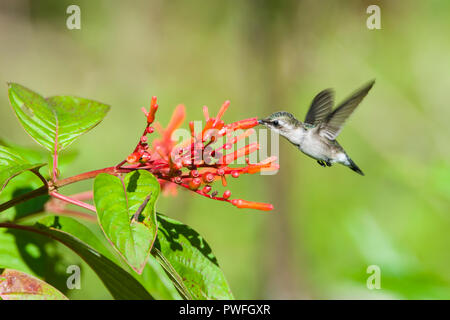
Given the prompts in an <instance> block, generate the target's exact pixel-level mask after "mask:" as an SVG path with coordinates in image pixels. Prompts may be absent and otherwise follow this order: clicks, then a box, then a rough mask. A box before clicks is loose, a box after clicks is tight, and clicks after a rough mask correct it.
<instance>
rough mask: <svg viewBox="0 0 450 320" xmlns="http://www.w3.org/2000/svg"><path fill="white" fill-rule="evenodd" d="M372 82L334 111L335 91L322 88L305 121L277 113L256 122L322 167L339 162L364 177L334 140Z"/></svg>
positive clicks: (280, 112) (283, 112)
mask: <svg viewBox="0 0 450 320" xmlns="http://www.w3.org/2000/svg"><path fill="white" fill-rule="evenodd" d="M374 83H375V80H373V81H371V82H369V83H368V84H366V85H365V86H364V87H362V88H361V89H359V90H357V91H356V92H355V93H354V94H353V95H351V96H350V97H349V98H347V99H346V100H344V101H343V102H342V103H341V104H340V105H339V106H338V107H337V108H336V109H334V110H332V109H333V105H334V91H333V90H332V89H325V90H323V91H321V92H319V93H318V94H317V95H316V96H315V98H314V99H313V101H312V102H311V106H310V107H309V110H308V112H307V114H306V118H305V121H304V122H301V121H299V120H297V119H296V118H295V117H294V116H293V115H292V114H291V113H289V112H286V111H279V112H275V113H273V114H271V115H270V116H268V117H267V118H265V119H261V120H258V123H259V124H261V125H264V126H266V127H268V128H270V129H271V130H273V131H275V132H277V133H278V134H280V135H282V136H283V137H285V138H286V139H287V140H288V141H289V142H290V143H292V144H293V145H295V146H296V147H297V148H298V149H300V151H302V152H303V153H304V154H306V155H307V156H309V157H311V158H313V159H315V160H317V163H318V164H319V165H321V166H322V167H331V166H332V165H333V164H334V163H340V164H343V165H344V166H346V167H349V168H350V169H352V170H353V171H355V172H357V173H359V174H360V175H364V173H363V172H362V171H361V169H360V168H359V167H358V166H357V165H356V164H355V163H354V162H353V160H352V159H351V158H350V157H349V156H348V154H347V153H346V152H345V150H344V148H342V147H341V145H340V144H339V143H338V142H337V140H336V138H337V136H338V135H339V133H340V132H341V131H342V128H343V126H344V123H345V121H346V120H347V119H348V118H349V116H350V115H351V114H352V113H353V111H355V109H356V107H357V106H358V105H359V104H360V102H361V101H362V100H363V99H364V97H365V96H366V95H367V93H368V92H369V90H370V89H371V88H372V86H373V85H374Z"/></svg>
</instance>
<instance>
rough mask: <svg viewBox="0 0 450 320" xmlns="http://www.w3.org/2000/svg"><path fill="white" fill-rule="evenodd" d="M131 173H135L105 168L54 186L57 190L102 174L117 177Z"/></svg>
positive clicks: (122, 169) (67, 179)
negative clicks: (120, 174)
mask: <svg viewBox="0 0 450 320" xmlns="http://www.w3.org/2000/svg"><path fill="white" fill-rule="evenodd" d="M130 171H133V170H132V169H127V168H116V167H108V168H103V169H99V170H94V171H89V172H84V173H81V174H78V175H76V176H72V177H69V178H66V179H62V180H58V181H57V182H56V183H55V184H54V185H55V187H56V188H59V187H63V186H65V185H68V184H72V183H75V182H78V181H83V180H87V179H93V178H95V177H96V176H98V175H99V174H100V173H109V174H113V175H117V174H119V173H128V172H130Z"/></svg>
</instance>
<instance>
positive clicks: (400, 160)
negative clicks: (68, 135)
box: [0, 0, 450, 299]
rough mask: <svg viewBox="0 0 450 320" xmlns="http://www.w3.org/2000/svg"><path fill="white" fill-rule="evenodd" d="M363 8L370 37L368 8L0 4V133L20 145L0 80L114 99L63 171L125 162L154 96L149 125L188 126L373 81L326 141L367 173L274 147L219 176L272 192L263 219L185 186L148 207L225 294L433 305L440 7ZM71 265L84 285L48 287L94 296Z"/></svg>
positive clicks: (355, 4)
mask: <svg viewBox="0 0 450 320" xmlns="http://www.w3.org/2000/svg"><path fill="white" fill-rule="evenodd" d="M377 3H378V4H379V6H380V7H381V19H382V20H381V25H382V29H381V30H368V29H367V28H366V19H367V17H368V15H367V14H366V8H367V6H368V5H370V4H372V3H371V2H369V1H346V2H342V1H340V2H337V1H332V0H327V1H320V2H319V1H313V0H308V1H296V0H292V1H268V0H266V1H256V0H254V1H240V2H217V1H214V2H212V1H200V0H193V1H180V0H176V1H170V2H169V1H163V0H154V1H140V2H136V3H135V4H133V6H130V5H129V4H128V3H125V2H121V1H117V0H116V1H106V0H104V1H65V0H63V1H50V0H39V1H37V0H36V1H25V0H23V1H17V0H14V1H13V0H8V1H2V3H1V5H0V41H1V43H3V44H4V45H2V46H1V47H0V80H1V81H0V82H2V83H4V84H5V86H4V90H0V101H1V103H0V114H1V122H0V138H2V139H5V140H6V141H13V142H14V143H17V144H19V145H30V146H32V145H33V141H32V140H31V139H30V138H29V137H28V136H27V135H26V133H25V132H24V131H23V129H22V127H21V126H20V125H19V122H18V120H17V119H16V118H15V116H14V112H13V111H12V110H11V107H10V106H9V103H8V99H7V86H6V82H7V81H14V82H19V83H23V84H24V85H25V86H28V87H31V88H34V89H36V91H37V92H41V93H42V94H44V95H46V96H51V95H54V94H73V95H77V96H83V97H89V98H92V99H95V100H98V101H103V102H105V103H108V104H109V105H111V106H112V108H111V111H110V113H109V114H108V116H107V117H106V119H105V121H104V122H103V123H102V125H101V126H99V127H97V128H96V129H95V130H94V131H93V132H92V133H90V134H89V136H83V137H81V138H80V139H79V141H77V142H75V143H74V146H73V147H75V148H77V149H78V153H79V156H78V157H77V158H76V159H75V160H74V162H73V163H72V164H71V165H70V166H67V167H66V168H64V169H63V170H61V171H62V175H63V177H68V176H70V175H73V174H76V173H79V172H80V171H87V170H91V169H97V168H100V167H104V166H109V165H112V164H116V163H117V162H119V161H120V160H121V159H123V158H124V157H126V155H127V154H128V153H129V152H130V151H132V150H131V149H132V148H133V146H134V145H135V143H136V139H138V137H139V134H140V130H141V129H140V128H141V126H142V127H143V126H144V122H145V119H144V117H143V115H142V113H141V112H140V110H139V109H140V107H141V106H147V105H148V104H149V101H150V97H151V96H152V95H157V96H158V100H159V102H160V103H159V104H160V109H159V111H158V120H159V121H161V122H162V123H163V124H164V125H165V124H166V123H167V122H168V120H169V117H170V114H171V112H172V110H173V108H174V107H175V106H176V104H178V103H184V104H185V105H186V108H187V113H188V120H196V119H201V116H202V115H201V107H202V106H203V105H204V104H206V105H208V106H209V107H210V110H211V112H214V110H215V108H217V109H216V110H218V108H219V106H220V104H221V103H222V102H223V101H224V100H226V99H229V100H231V106H230V109H229V111H228V112H227V114H226V116H225V117H226V118H227V119H228V120H232V121H234V120H239V119H243V118H247V117H252V116H259V117H262V116H265V115H267V114H269V113H271V112H273V111H279V110H286V111H290V112H292V113H294V114H296V115H297V116H298V117H299V118H303V117H304V114H305V113H306V109H307V107H308V105H309V103H310V101H311V100H312V98H313V97H314V95H315V94H316V93H318V92H319V91H320V90H322V89H325V88H327V87H332V88H335V89H336V95H337V100H338V101H339V100H342V99H344V98H345V97H346V96H347V95H348V94H350V93H351V92H352V91H353V90H354V89H356V88H358V87H359V86H360V85H362V84H363V83H365V82H366V81H368V80H370V79H373V78H375V79H376V81H377V82H376V84H375V86H374V88H373V90H372V91H371V92H370V93H369V95H368V96H367V98H366V99H365V100H364V102H363V103H362V105H361V107H360V108H359V109H358V110H357V112H356V113H355V115H354V116H352V118H351V119H350V121H349V122H348V124H347V125H346V128H345V129H344V130H343V132H342V134H341V135H340V137H339V141H340V143H341V144H342V145H343V146H344V147H345V148H346V150H347V152H348V153H349V154H350V155H351V157H352V158H353V159H354V160H355V162H356V163H357V164H358V165H359V166H360V167H361V169H362V170H363V171H364V172H365V173H366V176H365V177H360V176H358V175H356V174H355V173H353V172H351V171H350V170H348V169H347V168H344V167H342V166H341V167H339V166H334V167H332V168H326V169H324V168H321V167H320V166H319V165H317V163H316V162H315V161H312V160H311V159H309V158H307V157H305V156H304V155H302V154H301V153H300V152H298V150H296V149H295V148H293V147H292V146H290V145H288V144H287V142H286V141H281V143H280V145H281V146H280V165H281V168H280V171H279V173H278V174H277V175H273V176H249V177H242V178H241V179H239V180H240V181H239V184H237V183H236V185H234V184H233V183H234V182H233V181H230V183H232V184H233V186H232V188H233V190H236V191H235V193H234V195H233V196H238V195H245V198H246V199H251V200H255V201H271V202H272V203H273V204H274V206H275V210H274V212H273V213H269V214H267V213H254V212H252V211H250V210H248V211H246V210H238V209H235V208H233V207H231V206H227V205H225V204H222V203H217V202H213V201H208V200H207V199H204V198H201V197H198V196H193V195H192V194H191V193H188V192H183V191H180V192H179V194H178V195H177V201H173V200H172V199H171V198H161V199H160V200H159V202H158V211H160V212H163V213H165V214H167V215H168V216H170V217H173V218H175V219H180V220H182V221H183V222H185V223H186V224H188V225H190V226H192V227H193V228H195V229H196V230H197V231H198V232H199V233H200V234H202V235H203V236H204V237H205V238H206V239H208V242H209V244H210V245H211V247H212V248H213V249H214V252H215V254H216V256H217V258H218V260H219V261H220V262H221V267H222V269H223V271H224V273H225V275H226V277H227V279H228V282H229V283H230V286H231V289H232V291H233V293H234V295H235V297H236V298H238V299H239V298H240V299H245V298H410V299H421V298H447V299H448V298H450V271H449V270H448V265H449V263H450V253H449V251H448V250H447V247H448V243H449V241H450V234H449V232H448V230H449V227H450V219H449V209H448V208H449V207H450V206H449V202H450V187H449V181H450V161H449V152H450V150H449V148H448V140H449V138H450V131H449V130H448V125H447V124H446V119H447V118H448V117H449V116H450V109H449V108H447V107H446V104H447V91H448V90H447V88H448V87H449V86H450V76H449V74H450V72H449V71H450V60H449V59H448V57H447V52H449V50H450V42H448V41H447V34H446V33H445V32H444V31H445V30H449V29H450V3H449V2H448V1H445V0H432V1H426V2H425V1H419V0H415V1H409V2H406V1H402V2H400V1H377ZM69 4H78V5H79V6H80V7H81V15H82V29H81V30H68V29H67V28H66V25H65V19H66V17H67V15H66V13H65V9H66V8H67V6H68V5H69ZM62 159H64V156H62ZM29 161H30V160H29ZM44 162H48V159H47V160H45V161H44ZM49 167H51V165H50V166H49ZM42 171H45V170H44V169H42ZM25 176H26V174H23V175H21V176H19V177H17V178H15V179H22V177H23V179H25ZM31 176H32V174H30V175H29V179H36V181H34V180H33V183H36V186H39V185H40V182H39V179H37V178H31ZM88 187H89V188H90V187H92V181H89V182H83V183H80V184H77V185H74V186H69V187H67V188H66V189H65V190H64V192H67V193H71V192H73V193H74V192H79V191H83V190H85V189H87V188H88ZM7 188H8V187H7ZM13 191H14V190H9V191H8V190H5V192H10V193H9V194H11V192H13ZM3 196H4V194H3V193H2V200H1V201H2V202H3ZM10 214H13V213H10ZM230 235H231V236H230ZM0 237H2V238H5V239H6V238H7V239H9V240H8V241H6V240H5V241H6V242H4V241H2V249H4V248H6V245H3V244H4V243H8V246H9V245H11V247H10V249H9V250H18V248H22V247H23V246H20V247H19V246H18V245H17V243H16V244H15V242H16V241H19V237H14V235H12V234H9V233H2V234H0ZM20 239H21V240H20V241H26V238H25V237H20ZM27 243H28V242H27ZM29 243H30V244H33V243H34V242H32V241H31V240H30V242H29ZM52 243H53V242H52ZM52 243H50V244H46V246H48V245H52V246H53V245H54V246H56V249H55V251H52V252H53V253H52V255H49V254H47V253H45V254H44V253H40V254H39V255H38V256H39V257H41V259H44V258H45V259H47V260H46V261H49V262H48V263H49V264H48V265H50V266H53V267H52V268H57V267H58V264H55V263H53V262H54V259H56V258H58V259H62V262H61V263H63V265H64V263H65V262H64V260H77V257H74V256H73V255H72V254H71V253H70V252H69V251H68V250H66V249H62V248H61V247H60V246H59V245H56V244H52ZM27 246H28V245H25V247H27ZM30 250H32V249H30ZM52 250H53V249H52ZM237 262H238V263H237ZM70 264H73V261H71V262H70ZM39 265H40V266H41V267H40V268H43V269H42V270H37V269H35V270H32V269H30V266H28V265H23V264H22V265H20V263H19V262H18V263H17V265H15V266H11V267H14V268H15V269H17V270H20V271H23V272H27V273H29V274H31V275H37V276H39V277H40V278H44V280H45V272H52V271H53V270H52V269H51V268H44V267H43V266H44V265H47V264H42V263H40V264H39ZM255 265H256V266H258V267H257V268H253V267H248V266H255ZM369 265H378V266H380V268H381V290H372V291H371V290H368V289H367V288H366V280H367V277H368V276H369V275H368V274H367V273H366V269H367V267H368V266H369ZM62 270H63V272H64V270H65V268H63V269H62ZM55 272H56V274H58V272H57V271H55ZM82 275H83V281H82V289H81V290H70V292H66V291H67V289H66V290H63V289H64V288H62V287H61V286H58V285H57V284H55V283H51V284H52V285H53V286H55V287H56V288H57V289H59V290H61V291H62V292H63V293H64V294H66V295H67V296H68V297H69V298H105V297H109V294H108V293H107V291H106V289H105V288H104V286H103V285H102V284H101V282H100V280H98V278H96V276H95V275H94V274H93V272H92V270H90V269H89V267H87V266H86V265H84V264H83V268H82Z"/></svg>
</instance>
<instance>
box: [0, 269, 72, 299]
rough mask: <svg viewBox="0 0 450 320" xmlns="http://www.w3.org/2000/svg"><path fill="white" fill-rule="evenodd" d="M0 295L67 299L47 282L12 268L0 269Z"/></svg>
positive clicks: (8, 297)
mask: <svg viewBox="0 0 450 320" xmlns="http://www.w3.org/2000/svg"><path fill="white" fill-rule="evenodd" d="M0 297H1V298H2V299H3V300H67V297H66V296H65V295H63V294H62V293H61V292H59V291H58V290H57V289H55V288H54V287H52V286H51V285H49V284H48V283H46V282H44V281H42V280H39V279H38V278H35V277H33V276H31V275H29V274H26V273H24V272H21V271H17V270H13V269H0Z"/></svg>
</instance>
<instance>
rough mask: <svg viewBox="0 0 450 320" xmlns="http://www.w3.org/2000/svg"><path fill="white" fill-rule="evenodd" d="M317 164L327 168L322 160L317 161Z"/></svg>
mask: <svg viewBox="0 0 450 320" xmlns="http://www.w3.org/2000/svg"><path fill="white" fill-rule="evenodd" d="M317 163H318V164H320V166H321V167H324V168H325V167H326V164H325V163H324V162H323V161H322V160H317Z"/></svg>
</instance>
